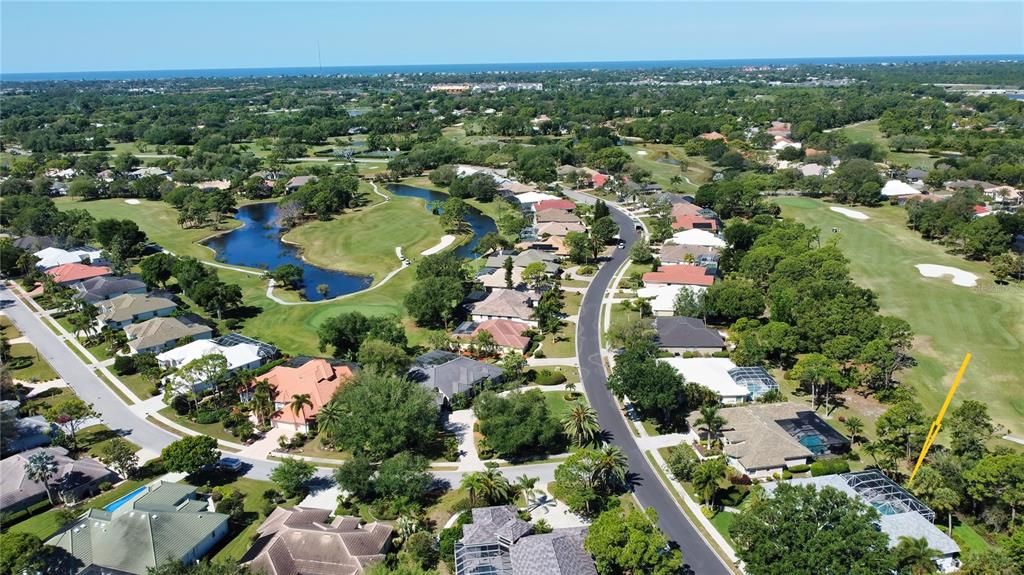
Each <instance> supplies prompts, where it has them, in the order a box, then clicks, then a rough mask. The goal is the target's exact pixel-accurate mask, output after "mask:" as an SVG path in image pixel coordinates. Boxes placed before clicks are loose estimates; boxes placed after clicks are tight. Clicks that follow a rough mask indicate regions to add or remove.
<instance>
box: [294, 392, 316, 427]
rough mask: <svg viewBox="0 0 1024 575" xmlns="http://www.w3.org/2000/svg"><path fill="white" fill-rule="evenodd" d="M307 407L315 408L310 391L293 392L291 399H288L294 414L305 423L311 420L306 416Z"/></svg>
mask: <svg viewBox="0 0 1024 575" xmlns="http://www.w3.org/2000/svg"><path fill="white" fill-rule="evenodd" d="M307 407H308V408H310V409H313V400H312V399H311V398H310V397H309V394H308V393H296V394H293V395H292V397H291V399H290V400H288V409H289V410H290V411H291V412H292V415H294V416H295V417H297V418H299V421H302V422H303V423H305V422H306V421H309V420H308V419H307V418H306V408H307ZM296 427H297V426H296Z"/></svg>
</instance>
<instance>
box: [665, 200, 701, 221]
mask: <svg viewBox="0 0 1024 575" xmlns="http://www.w3.org/2000/svg"><path fill="white" fill-rule="evenodd" d="M698 212H700V206H698V205H697V204H691V203H690V202H679V203H678V204H672V217H673V218H678V217H679V216H696V215H697V213H698Z"/></svg>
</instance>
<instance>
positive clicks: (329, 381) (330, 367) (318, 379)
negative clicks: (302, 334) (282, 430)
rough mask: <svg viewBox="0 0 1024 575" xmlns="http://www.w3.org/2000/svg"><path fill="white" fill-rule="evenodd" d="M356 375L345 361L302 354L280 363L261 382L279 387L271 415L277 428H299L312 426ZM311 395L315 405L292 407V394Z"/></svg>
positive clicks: (259, 378)
mask: <svg viewBox="0 0 1024 575" xmlns="http://www.w3.org/2000/svg"><path fill="white" fill-rule="evenodd" d="M353 376H355V370H354V369H353V368H352V366H351V365H350V364H348V363H345V362H340V361H328V360H326V359H321V358H313V357H299V358H295V359H293V360H291V361H290V362H289V363H287V364H284V365H279V366H277V367H275V368H274V369H271V370H270V371H268V372H267V373H265V374H264V375H262V376H260V377H258V378H257V380H258V381H266V382H267V383H269V384H270V385H272V386H274V388H275V389H277V396H276V397H275V398H274V406H275V407H276V408H277V412H276V413H274V415H273V417H272V418H271V423H272V424H273V425H274V427H280V426H282V425H288V426H291V427H294V428H295V430H296V431H303V432H307V431H310V429H312V426H313V423H314V422H315V421H316V416H317V414H318V413H320V410H321V409H322V408H323V406H325V405H327V402H329V401H330V400H331V398H332V397H334V393H335V392H336V391H338V389H339V388H340V387H341V386H343V385H345V384H346V383H348V382H349V381H350V380H351V379H352V377H353ZM296 395H308V396H309V400H310V402H311V403H312V404H313V406H312V407H307V408H305V409H304V410H302V411H300V412H299V413H295V412H293V411H292V410H291V408H290V407H289V403H290V402H291V400H292V397H294V396H296Z"/></svg>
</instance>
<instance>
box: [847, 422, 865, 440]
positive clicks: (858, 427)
mask: <svg viewBox="0 0 1024 575" xmlns="http://www.w3.org/2000/svg"><path fill="white" fill-rule="evenodd" d="M846 430H847V431H849V432H850V443H852V444H854V445H856V444H857V440H858V439H859V438H860V434H861V432H862V431H864V422H863V421H862V420H861V419H860V418H859V417H850V418H847V420H846Z"/></svg>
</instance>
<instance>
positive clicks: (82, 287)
mask: <svg viewBox="0 0 1024 575" xmlns="http://www.w3.org/2000/svg"><path fill="white" fill-rule="evenodd" d="M71 288H72V289H74V290H75V291H76V292H77V293H76V294H75V297H76V298H78V299H81V300H82V301H85V302H88V303H91V304H98V303H100V302H102V301H106V300H109V299H111V298H115V297H117V296H120V295H125V294H144V293H146V284H145V283H144V282H142V281H139V280H137V279H135V278H129V277H121V276H100V277H96V278H91V279H87V280H84V281H81V282H78V283H76V284H72V285H71Z"/></svg>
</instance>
